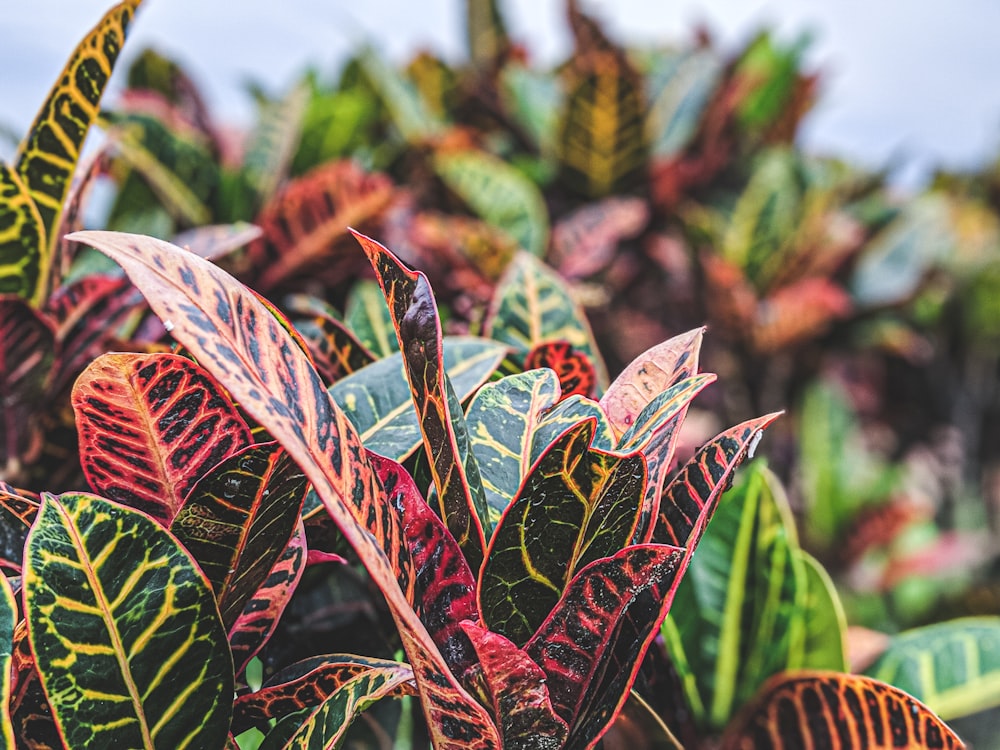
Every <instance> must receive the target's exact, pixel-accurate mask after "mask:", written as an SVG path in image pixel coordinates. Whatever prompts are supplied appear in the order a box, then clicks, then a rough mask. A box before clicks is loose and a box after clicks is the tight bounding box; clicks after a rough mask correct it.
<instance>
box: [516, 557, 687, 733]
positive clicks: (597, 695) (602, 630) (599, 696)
mask: <svg viewBox="0 0 1000 750" xmlns="http://www.w3.org/2000/svg"><path fill="white" fill-rule="evenodd" d="M683 556H684V551H683V550H681V549H677V548H675V547H669V546H665V545H636V546H632V547H628V548H626V549H623V550H621V551H619V552H617V553H616V554H614V555H613V556H611V557H607V558H602V559H600V560H595V561H594V562H592V563H591V564H590V565H588V566H587V567H585V568H584V569H583V570H581V571H580V572H579V573H578V574H577V575H576V576H575V577H574V578H573V580H572V582H571V583H570V585H569V586H568V587H567V589H566V591H565V593H564V594H563V595H562V598H561V599H560V600H559V603H558V604H557V605H556V607H555V608H554V609H553V611H552V614H551V615H549V617H548V618H547V619H546V620H545V622H544V623H543V624H542V626H541V627H540V628H539V629H538V631H537V632H536V633H535V634H534V636H532V638H531V640H530V641H529V642H528V643H527V645H526V646H525V647H524V650H525V651H526V652H527V653H528V655H529V656H530V657H531V658H532V659H533V660H534V661H535V662H536V663H537V664H538V665H539V666H540V667H541V668H542V670H543V671H544V672H545V674H546V676H547V678H548V680H547V684H548V688H549V695H550V697H551V700H552V706H553V708H555V711H556V713H557V714H558V715H559V716H560V717H562V719H563V720H564V721H566V723H567V724H568V725H569V727H570V736H569V740H568V741H567V743H566V746H567V747H581V748H583V747H587V748H589V747H592V746H593V745H594V744H595V743H596V741H597V740H598V739H599V738H600V736H601V735H602V734H603V732H604V731H605V730H606V729H607V727H608V726H610V724H611V722H612V721H613V720H614V717H615V715H616V714H617V712H618V710H619V709H620V708H621V706H622V704H623V703H624V702H625V699H626V698H627V696H628V691H629V688H630V687H631V685H632V681H633V680H634V679H635V673H636V671H637V670H638V669H639V664H640V662H641V661H642V655H643V654H644V653H645V651H646V649H647V648H648V646H649V643H650V641H651V640H652V638H653V635H654V633H655V629H656V626H657V625H658V624H659V619H660V618H662V616H663V614H664V613H665V612H666V610H667V608H668V607H669V606H670V599H671V596H670V590H671V588H672V587H673V585H674V582H675V577H676V575H677V572H678V570H679V568H680V563H681V559H682V558H683Z"/></svg>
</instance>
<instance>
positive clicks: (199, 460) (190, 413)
mask: <svg viewBox="0 0 1000 750" xmlns="http://www.w3.org/2000/svg"><path fill="white" fill-rule="evenodd" d="M72 398H73V409H74V411H75V412H76V417H77V430H78V432H79V436H80V452H81V458H82V462H83V470H84V474H85V475H86V477H87V481H88V482H89V483H90V486H91V487H92V488H94V489H95V490H96V491H97V492H100V493H102V494H104V495H107V496H108V497H109V498H111V499H113V500H116V501H118V502H122V503H125V504H126V505H130V506H131V507H133V508H136V509H138V510H141V511H143V512H145V513H148V514H149V515H151V516H152V517H153V518H155V519H156V520H157V521H159V522H160V523H162V524H164V525H165V526H166V525H169V524H170V522H171V521H172V520H173V518H174V515H175V514H176V513H177V511H178V510H179V509H180V507H181V505H182V503H183V501H184V498H185V497H187V494H188V492H189V491H190V490H191V488H192V487H194V485H195V483H196V482H197V481H198V480H199V479H200V478H201V477H202V476H203V475H204V474H206V473H207V472H208V470H209V469H211V468H212V467H213V466H215V465H216V464H217V463H219V461H221V460H222V459H224V458H227V457H229V456H231V455H233V454H234V453H236V452H237V451H239V450H241V449H243V448H245V447H246V446H248V445H249V444H250V442H251V439H250V430H249V428H248V427H247V425H246V423H245V422H244V421H243V419H242V418H241V417H240V415H239V413H238V411H237V410H236V407H235V406H234V405H233V403H232V402H231V401H230V400H229V399H228V397H227V396H226V394H225V391H224V390H223V389H222V387H221V386H220V385H219V383H218V382H217V381H216V380H215V378H214V377H212V376H211V375H210V374H209V373H208V372H206V371H205V370H204V369H203V368H202V367H200V366H199V365H196V364H195V363H194V362H192V361H191V360H189V359H185V358H184V357H181V356H179V355H176V354H105V355H103V356H101V357H100V358H98V359H97V360H95V361H94V362H93V363H91V365H90V366H89V367H88V368H87V369H86V370H85V371H84V373H83V375H81V376H80V378H79V379H78V380H77V382H76V385H75V386H74V387H73V396H72Z"/></svg>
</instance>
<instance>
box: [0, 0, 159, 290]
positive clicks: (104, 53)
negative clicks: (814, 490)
mask: <svg viewBox="0 0 1000 750" xmlns="http://www.w3.org/2000/svg"><path fill="white" fill-rule="evenodd" d="M139 3H140V0H125V2H121V3H119V4H118V5H116V6H115V7H114V8H112V9H111V10H110V11H108V12H107V14H106V15H105V16H104V18H102V19H101V21H100V22H99V23H98V24H97V25H96V26H95V27H94V28H93V29H92V30H91V31H90V33H89V34H88V35H87V36H86V37H85V38H84V39H83V40H82V41H81V42H80V44H78V45H77V47H76V49H75V50H74V52H73V54H72V56H71V57H70V59H69V61H68V62H67V63H66V66H65V67H64V68H63V71H62V74H61V75H60V76H59V78H58V80H57V82H56V84H55V85H54V86H53V87H52V89H51V90H50V91H49V94H48V97H47V98H46V99H45V103H44V104H42V107H41V109H40V110H39V112H38V114H37V115H36V116H35V121H34V122H33V123H32V124H31V129H30V130H29V131H28V135H27V137H26V138H25V139H24V141H22V142H21V145H20V147H19V148H18V153H17V164H16V169H17V173H18V174H19V175H20V177H21V181H22V183H23V188H24V189H26V191H27V194H28V195H29V196H30V198H31V201H32V202H33V203H34V204H35V206H36V209H37V211H36V214H35V216H34V217H32V218H31V219H28V218H26V216H27V215H26V214H25V213H24V209H23V208H21V209H20V210H17V209H16V212H17V215H18V216H19V223H20V224H21V225H22V227H23V228H24V229H25V230H26V232H27V234H28V236H29V237H33V236H34V235H35V234H36V233H37V240H38V244H37V245H36V246H35V247H34V248H29V247H26V246H25V245H24V244H23V240H21V239H15V238H13V237H8V235H7V233H6V232H5V233H4V234H3V235H0V242H3V248H2V249H0V287H4V286H6V284H5V283H4V281H3V279H4V278H6V277H8V276H9V275H10V269H9V267H7V264H8V263H9V261H7V260H6V258H7V255H8V252H10V251H9V250H8V249H7V245H8V244H9V243H11V242H13V243H14V244H16V245H20V249H21V252H24V253H25V255H23V256H21V258H20V259H19V260H18V261H17V266H18V271H19V274H20V276H21V282H20V284H19V287H20V288H19V289H18V291H17V293H18V294H19V295H20V296H23V297H25V298H27V299H29V300H30V301H31V302H32V303H33V304H35V305H38V304H40V303H41V302H42V301H43V300H44V299H45V297H46V295H47V294H48V290H47V289H46V288H45V287H46V285H47V283H48V281H49V264H50V263H51V260H52V255H53V252H54V248H55V246H56V243H57V242H58V239H59V237H58V234H59V233H58V231H57V230H58V228H59V221H60V217H61V216H62V212H63V205H64V203H65V202H66V196H67V195H68V193H69V189H70V185H71V181H72V177H73V171H74V169H75V168H76V164H77V161H78V160H79V158H80V150H81V149H82V148H83V142H84V139H85V138H86V137H87V131H88V130H89V129H90V126H91V124H92V123H93V122H94V120H96V119H97V114H98V108H99V104H100V101H101V96H102V94H103V93H104V88H105V86H106V85H107V83H108V79H109V78H110V77H111V70H112V68H114V65H115V61H116V60H117V59H118V54H119V52H121V48H122V45H123V44H124V42H125V31H126V29H127V28H128V26H129V23H130V22H131V20H132V17H133V16H134V15H135V11H136V8H138V7H139ZM0 184H2V187H0V191H2V192H0V195H3V197H4V198H5V203H6V199H7V196H8V195H10V192H11V191H12V190H13V188H12V183H11V182H10V180H9V179H7V175H6V174H3V175H0ZM23 198H24V194H23V192H21V190H18V191H17V197H16V198H15V199H14V200H15V203H16V204H20V205H22V206H23ZM5 213H6V211H5ZM36 219H37V220H38V221H37V223H36ZM35 227H37V229H36V228H35Z"/></svg>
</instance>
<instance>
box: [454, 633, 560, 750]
mask: <svg viewBox="0 0 1000 750" xmlns="http://www.w3.org/2000/svg"><path fill="white" fill-rule="evenodd" d="M462 629H463V630H464V631H465V634H466V636H468V638H469V640H470V642H471V643H472V646H473V648H474V649H475V650H476V657H477V661H478V667H479V668H480V669H481V671H482V681H483V689H484V691H485V693H486V696H485V697H486V698H487V699H488V705H489V706H490V707H491V708H492V710H493V715H494V716H495V717H496V722H497V725H498V726H499V727H500V733H501V737H502V738H503V745H504V747H512V748H514V747H562V746H563V745H564V744H565V742H566V736H567V735H568V734H569V728H568V727H567V726H566V722H565V721H563V720H562V719H560V718H559V716H557V715H556V713H555V711H553V709H552V702H551V701H550V700H549V691H548V688H546V686H545V672H543V671H542V669H541V667H539V666H538V665H537V664H535V662H533V661H532V660H531V657H529V656H528V655H527V654H526V653H525V652H524V651H522V650H521V649H519V648H518V647H517V646H515V645H514V644H513V643H511V642H510V641H509V640H507V639H506V638H504V637H503V636H502V635H499V634H497V633H491V632H490V631H489V630H485V629H484V628H481V627H479V626H478V625H476V624H475V623H472V622H463V623H462Z"/></svg>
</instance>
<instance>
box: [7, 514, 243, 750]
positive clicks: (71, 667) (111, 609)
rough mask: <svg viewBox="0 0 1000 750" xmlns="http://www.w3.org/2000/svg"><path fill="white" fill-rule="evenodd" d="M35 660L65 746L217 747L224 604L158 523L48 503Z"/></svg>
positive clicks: (38, 543) (30, 553)
mask: <svg viewBox="0 0 1000 750" xmlns="http://www.w3.org/2000/svg"><path fill="white" fill-rule="evenodd" d="M24 609H25V618H26V619H27V621H28V634H29V638H30V641H31V650H32V652H33V653H34V655H35V660H36V666H37V668H38V672H39V675H40V676H41V680H42V685H43V686H44V688H45V694H46V696H47V697H48V700H49V703H50V705H51V706H52V711H53V714H54V715H55V718H56V722H57V724H58V725H59V728H60V731H61V733H62V735H63V738H64V740H65V742H66V745H67V747H70V748H73V747H96V746H103V747H114V746H122V747H141V748H148V749H149V750H152V748H154V747H176V748H196V747H219V746H221V745H222V744H223V742H224V741H225V738H226V734H227V732H228V729H229V720H230V714H231V711H232V693H233V667H232V660H231V658H230V655H229V649H228V648H227V644H226V633H225V630H224V629H223V627H222V622H221V621H220V620H219V615H218V610H217V609H216V606H215V598H214V597H213V596H212V590H211V588H210V587H209V585H208V583H207V581H206V580H205V578H204V576H202V574H201V572H200V571H199V570H198V567H197V565H196V564H195V563H194V561H193V560H192V559H191V558H190V556H189V555H188V554H187V552H186V551H185V550H184V548H183V547H182V546H181V545H180V544H179V543H178V542H177V541H176V540H175V539H174V538H173V537H172V536H171V535H170V534H169V533H168V532H167V531H166V530H165V529H163V528H162V527H160V526H159V525H157V524H156V523H155V522H153V521H152V520H151V519H150V518H149V517H148V516H145V515H144V514H142V513H139V512H137V511H134V510H132V509H130V508H128V507H126V506H124V505H118V504H116V503H111V502H109V501H107V500H104V499H102V498H98V497H95V496H93V495H85V494H67V495H61V496H59V497H54V496H52V495H44V496H43V498H42V506H41V508H40V509H39V511H38V518H37V519H36V520H35V524H34V526H33V527H32V530H31V533H30V534H29V535H28V541H27V544H26V547H25V565H24Z"/></svg>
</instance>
